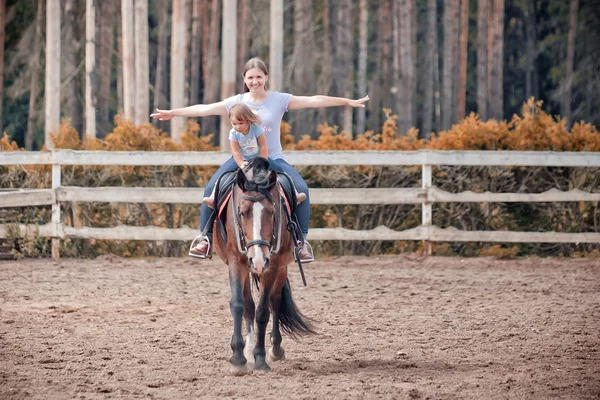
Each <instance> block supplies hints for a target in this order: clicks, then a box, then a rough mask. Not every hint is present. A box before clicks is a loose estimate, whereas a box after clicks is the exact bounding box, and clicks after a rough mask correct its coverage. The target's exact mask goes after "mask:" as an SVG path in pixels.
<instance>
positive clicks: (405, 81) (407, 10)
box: [396, 0, 415, 134]
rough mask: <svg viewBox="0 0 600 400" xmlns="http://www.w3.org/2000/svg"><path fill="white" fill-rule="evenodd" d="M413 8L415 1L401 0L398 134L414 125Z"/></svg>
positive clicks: (399, 18)
mask: <svg viewBox="0 0 600 400" xmlns="http://www.w3.org/2000/svg"><path fill="white" fill-rule="evenodd" d="M413 7H415V2H414V0H401V1H400V9H399V14H398V21H399V22H400V31H399V34H400V35H399V36H400V43H399V44H400V46H399V47H398V48H396V51H400V87H399V90H398V94H400V93H401V94H402V95H401V98H400V101H399V106H400V107H399V108H398V110H399V118H398V132H399V133H401V134H405V133H406V132H407V131H408V130H409V129H410V128H411V127H413V126H414V123H413V99H414V95H413V90H414V79H415V76H414V70H413V66H414V63H413V44H412V38H413V32H412V31H413V29H412V27H411V24H412V15H413Z"/></svg>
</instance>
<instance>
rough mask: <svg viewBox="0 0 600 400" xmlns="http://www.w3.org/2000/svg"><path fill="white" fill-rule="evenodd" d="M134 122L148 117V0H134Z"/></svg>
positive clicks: (146, 121) (136, 122) (139, 122)
mask: <svg viewBox="0 0 600 400" xmlns="http://www.w3.org/2000/svg"><path fill="white" fill-rule="evenodd" d="M134 11H135V17H134V18H135V124H136V125H141V124H145V123H148V119H149V118H150V92H149V90H150V88H149V85H150V69H149V66H148V61H149V57H150V56H149V54H148V0H135V10H134Z"/></svg>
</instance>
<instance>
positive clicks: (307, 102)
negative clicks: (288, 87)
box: [288, 95, 370, 110]
mask: <svg viewBox="0 0 600 400" xmlns="http://www.w3.org/2000/svg"><path fill="white" fill-rule="evenodd" d="M369 99H370V97H369V96H365V97H363V98H362V99H358V100H354V99H347V98H345V97H331V96H321V95H317V96H292V99H291V100H290V103H289V104H288V109H290V110H299V109H302V108H322V107H337V106H349V107H364V106H365V105H364V103H365V102H366V101H368V100H369Z"/></svg>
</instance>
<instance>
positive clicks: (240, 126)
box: [231, 117, 250, 133]
mask: <svg viewBox="0 0 600 400" xmlns="http://www.w3.org/2000/svg"><path fill="white" fill-rule="evenodd" d="M231 126H232V127H233V129H235V130H236V131H238V132H242V133H248V131H249V129H248V128H250V124H249V123H248V121H242V120H239V119H237V118H236V117H233V118H231Z"/></svg>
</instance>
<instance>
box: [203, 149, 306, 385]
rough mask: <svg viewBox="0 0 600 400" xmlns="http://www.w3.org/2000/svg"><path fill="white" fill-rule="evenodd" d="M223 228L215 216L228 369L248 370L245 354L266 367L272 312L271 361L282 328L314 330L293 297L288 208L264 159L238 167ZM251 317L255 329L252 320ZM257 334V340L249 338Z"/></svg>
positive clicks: (278, 352)
mask: <svg viewBox="0 0 600 400" xmlns="http://www.w3.org/2000/svg"><path fill="white" fill-rule="evenodd" d="M223 213H224V214H225V215H224V219H225V222H224V225H225V229H224V231H225V232H226V234H223V233H222V231H223V228H222V227H220V226H219V224H221V222H219V221H220V220H222V219H220V218H217V219H216V221H215V225H214V229H213V232H215V233H214V240H213V243H214V249H215V251H216V253H217V254H218V255H219V257H220V258H221V260H223V261H224V262H225V264H227V265H228V266H229V284H230V286H231V301H230V303H229V305H230V309H231V314H232V315H233V322H234V325H233V336H232V338H231V349H232V350H233V355H232V357H231V359H230V371H231V373H232V374H234V375H243V374H246V373H249V372H250V371H251V369H250V368H249V367H248V364H247V359H252V357H253V358H254V370H256V371H269V370H270V369H271V368H270V367H269V365H268V364H267V360H266V356H267V354H266V351H265V335H266V329H267V323H268V322H269V316H270V314H272V315H273V326H272V331H271V343H272V346H271V348H270V349H269V352H268V355H269V358H270V361H278V360H282V359H284V358H285V352H284V350H283V348H282V347H281V331H283V332H284V333H288V334H290V335H291V336H292V337H293V338H296V337H297V336H298V335H302V334H309V333H314V332H315V331H314V329H313V327H312V326H311V324H310V322H309V321H308V320H307V319H306V317H304V316H303V315H302V314H301V313H300V311H299V310H298V308H297V307H296V304H295V303H294V301H293V299H292V292H291V288H290V283H289V281H288V275H287V265H288V264H289V263H290V262H292V261H293V260H294V247H295V246H294V245H295V243H294V241H293V239H292V238H293V235H292V233H290V231H288V229H287V227H288V221H289V219H290V217H289V215H290V213H289V211H288V210H287V209H286V202H285V199H284V197H283V195H282V191H281V190H280V184H279V183H278V181H277V173H276V172H275V171H274V170H272V169H271V167H270V165H269V161H268V160H266V159H264V158H255V159H253V160H252V161H251V162H250V164H249V165H248V166H247V167H245V168H244V169H243V170H239V171H238V172H237V181H236V183H235V185H234V187H233V192H232V194H231V197H230V199H229V201H228V202H227V205H226V208H225V209H224V210H223ZM251 280H253V281H254V282H255V285H256V286H257V287H258V291H259V295H258V307H255V303H254V300H253V298H252V288H251V286H252V285H251ZM242 316H243V317H244V319H245V321H246V343H244V338H243V336H242ZM255 318H256V334H255V328H254V321H255ZM255 340H256V344H254V341H255Z"/></svg>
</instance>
